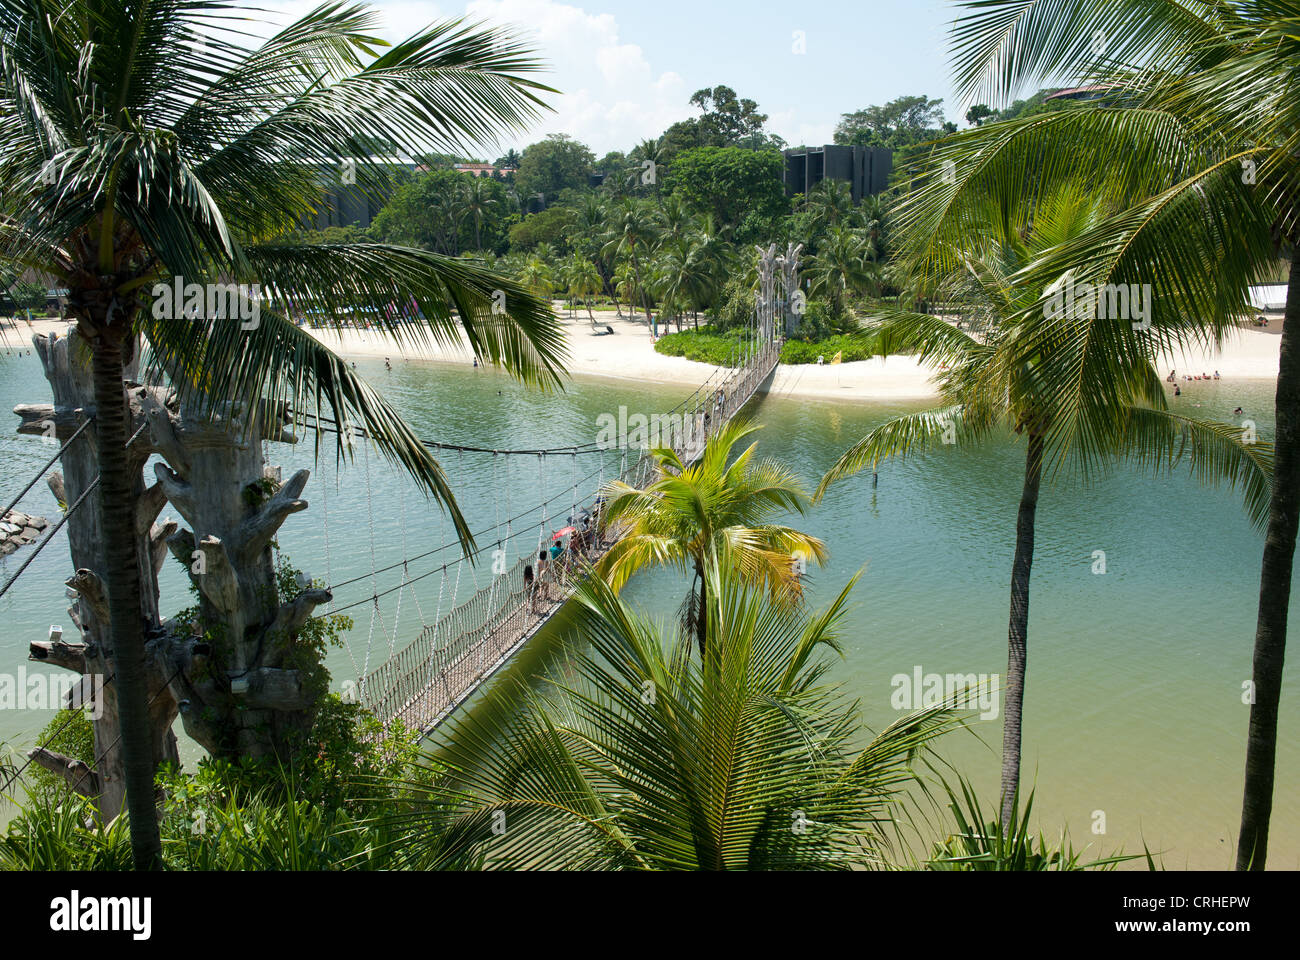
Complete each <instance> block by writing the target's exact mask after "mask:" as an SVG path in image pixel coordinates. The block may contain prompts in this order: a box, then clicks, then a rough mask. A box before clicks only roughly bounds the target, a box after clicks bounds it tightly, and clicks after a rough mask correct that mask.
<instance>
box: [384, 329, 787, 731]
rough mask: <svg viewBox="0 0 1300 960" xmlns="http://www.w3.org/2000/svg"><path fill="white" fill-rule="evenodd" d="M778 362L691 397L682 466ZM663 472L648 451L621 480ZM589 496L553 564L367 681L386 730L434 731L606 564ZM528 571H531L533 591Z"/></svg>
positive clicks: (448, 618) (774, 347)
mask: <svg viewBox="0 0 1300 960" xmlns="http://www.w3.org/2000/svg"><path fill="white" fill-rule="evenodd" d="M779 356H780V344H778V343H771V344H768V345H767V346H766V347H764V348H763V349H762V350H760V351H759V352H758V353H756V354H755V355H754V356H753V357H752V358H751V360H750V362H749V363H748V364H746V365H745V366H744V367H741V368H739V369H737V370H735V371H733V372H732V375H731V376H730V377H728V378H726V379H725V380H722V381H721V382H720V383H719V384H718V385H717V387H716V389H714V390H712V391H710V392H708V393H705V392H704V391H703V390H697V391H696V392H695V393H694V394H692V398H691V401H690V404H691V406H692V408H693V412H694V413H695V414H696V415H697V416H698V417H699V419H698V420H697V421H696V422H698V423H700V424H702V430H701V431H700V432H691V433H688V434H686V435H680V436H677V437H674V438H673V440H672V446H673V447H674V449H676V450H677V452H678V454H679V455H680V456H681V457H682V459H683V460H685V461H686V462H688V463H689V462H691V461H693V460H695V459H697V458H698V457H699V456H700V454H702V453H703V450H704V440H705V438H706V437H707V436H710V435H712V434H713V433H716V432H717V431H718V430H719V429H721V427H722V425H723V424H725V423H727V422H728V421H729V420H730V419H731V418H732V417H733V416H734V415H735V414H736V412H737V411H739V410H740V408H741V407H743V406H744V405H745V404H746V403H748V402H749V400H750V399H751V398H752V397H753V395H754V393H755V391H756V390H757V389H758V387H759V386H760V384H762V382H763V381H764V380H765V379H766V378H767V377H768V376H769V375H770V374H771V372H772V369H773V368H774V367H775V366H776V362H777V359H778V358H779ZM701 434H702V435H701ZM656 469H657V466H656V461H655V459H654V457H653V456H652V455H651V453H650V451H649V450H642V451H641V452H640V453H639V455H638V456H637V457H636V459H635V460H633V462H632V463H631V464H629V465H627V466H626V468H625V469H623V470H621V471H620V472H619V473H618V475H617V476H618V479H620V480H622V481H623V482H625V483H627V484H630V485H632V486H634V487H644V486H645V485H647V484H648V483H649V482H650V481H651V480H652V479H653V477H654V474H655V471H656ZM596 494H597V495H598V494H599V490H597V491H596ZM583 499H584V502H585V505H586V509H587V512H588V513H589V515H590V517H591V522H590V528H589V530H588V531H585V532H584V533H583V534H582V535H581V536H579V537H575V543H574V544H571V546H570V548H569V549H568V550H566V551H564V552H563V553H562V554H561V555H560V556H559V557H557V558H556V559H555V560H553V561H551V562H547V563H540V564H539V563H538V561H537V560H536V558H535V557H531V556H524V557H520V558H519V559H518V560H517V561H516V562H515V564H514V565H513V566H512V567H510V568H509V569H508V570H506V571H505V572H503V573H498V574H495V575H494V576H493V577H492V578H491V581H490V582H489V583H488V584H487V585H486V586H484V587H481V588H480V589H479V590H477V591H476V592H475V593H474V595H473V596H471V597H470V598H469V599H468V600H466V601H465V602H464V603H462V604H459V605H458V606H456V607H455V608H454V609H452V610H450V611H448V612H447V613H446V614H445V615H443V616H441V617H439V618H438V619H436V620H435V621H434V622H433V623H431V624H428V625H427V626H426V627H425V628H424V629H423V630H422V631H421V632H420V634H419V636H417V637H416V639H415V640H413V641H412V642H411V643H410V644H408V645H407V646H406V647H404V648H402V649H401V650H400V651H398V652H396V653H395V654H394V655H393V656H392V657H390V658H389V660H388V661H387V662H385V663H384V664H383V665H382V666H380V667H378V668H377V669H375V670H373V671H371V672H370V673H368V674H367V675H365V676H364V677H362V678H361V680H360V684H359V694H360V699H361V701H362V702H363V703H364V704H365V705H366V706H367V708H369V709H370V710H371V711H372V712H373V713H374V714H375V716H377V717H378V718H380V719H381V720H382V721H384V722H385V723H386V724H387V723H390V722H392V721H394V720H399V721H401V722H402V724H403V725H405V726H406V727H408V728H414V729H419V730H421V731H422V732H425V733H427V732H428V731H430V730H432V729H433V728H434V727H436V726H437V725H438V724H439V723H441V722H442V720H444V719H445V718H446V717H447V716H448V715H449V714H450V713H451V712H452V711H453V710H455V709H456V708H457V707H458V706H459V705H460V704H461V703H463V702H464V701H465V699H466V698H468V697H469V696H470V695H471V694H472V693H473V692H474V691H475V690H476V689H477V688H478V687H479V685H480V684H481V683H482V682H483V681H484V680H486V679H487V678H488V677H489V676H491V675H492V674H493V673H494V672H496V670H497V669H498V667H500V666H501V665H502V664H503V663H504V662H505V661H507V660H508V659H509V658H510V657H511V656H512V655H513V654H514V652H515V651H516V650H517V649H518V648H519V647H520V646H522V644H523V643H524V641H526V640H527V639H528V638H529V637H531V636H532V635H533V634H534V633H535V632H536V631H537V629H538V628H540V627H541V626H542V624H544V623H546V621H547V620H549V619H550V617H551V615H552V614H553V613H554V612H555V611H556V610H558V609H559V608H560V607H561V606H562V605H563V604H564V602H565V601H566V600H567V599H568V598H569V596H570V595H571V593H572V588H573V577H574V574H575V573H576V572H577V571H578V570H579V569H580V568H581V567H582V566H584V565H585V564H589V563H595V562H596V561H598V560H599V559H600V558H601V557H602V556H603V555H604V553H605V552H606V551H607V550H608V549H609V548H610V547H611V546H613V544H614V543H616V542H617V540H618V536H619V534H618V532H617V531H610V532H608V535H607V538H606V539H598V536H599V535H598V534H597V532H596V531H597V530H598V529H599V526H600V522H599V521H600V516H599V510H600V501H599V499H598V497H593V499H591V500H587V498H585V497H584V498H583ZM526 568H532V569H533V574H534V576H533V578H532V583H531V585H530V584H529V583H528V578H527V577H526V576H525V569H526Z"/></svg>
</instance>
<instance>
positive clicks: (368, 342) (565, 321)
mask: <svg viewBox="0 0 1300 960" xmlns="http://www.w3.org/2000/svg"><path fill="white" fill-rule="evenodd" d="M556 320H557V321H558V322H559V324H560V326H561V328H562V329H563V331H564V335H565V341H566V346H567V348H568V354H569V356H568V359H567V363H566V366H567V372H568V374H570V375H572V376H581V377H599V378H602V379H608V380H621V381H632V382H641V383H657V384H682V385H691V386H698V385H699V384H701V383H703V382H704V381H705V380H707V379H708V378H709V376H710V374H712V373H713V372H714V371H715V370H716V369H717V368H716V367H714V366H713V365H711V364H707V363H698V362H696V361H693V360H687V359H685V358H684V357H668V356H664V355H663V354H660V353H657V352H656V351H655V349H654V344H653V342H652V341H651V337H650V330H649V326H648V324H647V323H646V321H645V319H644V318H638V319H632V318H629V317H627V316H624V317H622V318H620V317H619V316H618V315H617V313H615V312H612V311H595V322H596V324H597V325H598V326H599V327H600V329H602V330H603V329H604V327H605V326H606V325H608V326H610V327H612V328H613V329H614V334H613V335H604V336H597V335H595V334H594V333H593V332H592V325H591V320H589V319H588V318H587V316H586V311H585V310H579V311H578V312H577V313H576V315H575V316H572V317H570V316H568V315H567V311H564V310H562V309H557V311H556ZM66 326H67V321H64V320H59V319H57V318H55V319H50V318H41V319H36V320H33V321H32V322H31V324H30V328H29V325H28V323H27V321H25V320H19V321H17V322H16V323H15V322H14V321H13V320H3V321H0V350H5V351H7V350H13V349H20V350H25V349H29V348H30V344H31V334H32V333H48V332H51V331H57V332H59V333H62V332H63V331H64V330H65V329H66ZM1279 327H1280V323H1279V324H1278V326H1277V327H1273V328H1272V329H1269V330H1257V329H1252V328H1241V329H1240V330H1238V332H1237V334H1236V336H1234V337H1233V338H1232V339H1231V340H1229V341H1227V342H1225V343H1224V346H1223V349H1222V350H1221V351H1211V350H1191V351H1181V352H1180V353H1179V354H1177V355H1175V356H1172V357H1170V356H1166V357H1165V358H1163V360H1162V362H1161V364H1160V365H1159V366H1158V367H1157V373H1158V374H1159V375H1160V378H1161V380H1164V379H1165V378H1166V377H1167V376H1168V371H1169V370H1171V369H1172V370H1176V371H1177V372H1178V382H1179V383H1180V384H1183V383H1185V382H1186V381H1184V380H1183V376H1184V375H1185V374H1189V373H1190V374H1193V375H1200V374H1209V375H1211V376H1212V375H1213V374H1214V373H1215V371H1218V373H1219V374H1220V375H1221V377H1222V379H1225V380H1238V381H1255V380H1276V379H1277V374H1278V359H1279V357H1278V354H1279V345H1280V342H1281V337H1280V336H1279V335H1278V332H1279V330H1278V328H1279ZM302 329H303V330H304V332H306V333H307V334H309V335H310V336H313V337H315V338H316V339H317V340H319V341H320V342H321V343H324V344H325V345H326V346H328V347H330V348H331V349H332V350H334V351H335V352H336V353H338V354H339V355H340V356H343V357H350V358H356V357H375V358H395V357H400V358H402V359H404V360H408V361H411V362H416V363H446V364H451V365H462V364H463V365H466V366H468V365H471V364H472V363H473V355H472V354H471V353H470V351H469V348H468V341H467V340H466V339H465V338H464V336H463V335H462V337H461V341H460V343H459V344H457V345H439V344H435V343H433V342H427V343H423V344H419V345H416V344H409V343H408V344H397V343H394V342H393V341H391V340H387V339H384V338H381V337H379V336H377V335H376V334H375V333H373V332H370V331H367V330H362V329H357V328H346V329H343V330H334V329H326V328H314V327H310V326H305V327H303V328H302ZM940 372H941V371H940V370H939V368H937V367H935V366H931V365H928V364H922V363H919V362H917V361H916V360H915V359H913V358H911V357H906V356H895V357H887V358H878V359H872V360H858V361H853V362H850V363H841V364H829V363H827V364H823V365H817V364H795V365H790V366H786V365H781V366H778V367H777V369H776V374H775V376H774V377H773V380H772V384H771V387H770V388H769V390H768V393H767V395H768V396H776V397H791V398H801V399H812V400H817V399H821V400H825V399H830V398H835V399H838V400H844V401H849V402H879V401H912V400H932V399H934V398H935V397H937V396H938V390H937V388H936V386H935V384H934V382H933V379H934V377H935V376H936V375H938V374H939V373H940Z"/></svg>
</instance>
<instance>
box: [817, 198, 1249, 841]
mask: <svg viewBox="0 0 1300 960" xmlns="http://www.w3.org/2000/svg"><path fill="white" fill-rule="evenodd" d="M1033 200H1034V201H1036V202H1026V201H1024V199H1023V198H1019V197H1016V196H1015V195H1014V194H1013V196H1012V198H1010V199H1008V198H1005V197H1004V196H1001V195H996V194H993V195H988V196H986V197H985V198H983V201H984V202H983V203H982V204H977V203H976V202H975V201H974V200H973V199H972V200H971V201H970V202H968V203H967V204H966V205H965V206H964V207H963V210H962V214H961V217H962V227H963V228H964V229H966V230H968V231H969V232H970V239H968V241H967V246H966V248H965V249H955V250H945V251H942V252H936V253H935V262H934V263H933V264H932V267H933V268H934V269H941V270H943V273H942V276H941V279H942V281H943V286H944V289H945V293H946V295H947V298H948V299H951V300H956V301H958V302H962V303H963V304H964V305H966V306H967V307H968V308H969V309H972V310H974V311H976V312H978V313H979V314H981V315H982V319H981V323H980V324H979V327H980V328H981V331H982V332H981V333H979V334H975V333H972V332H967V331H963V330H959V329H957V328H956V327H955V326H953V325H952V324H950V323H949V322H948V321H946V320H945V319H943V318H940V317H935V316H930V315H926V314H917V313H910V312H907V311H905V310H902V309H898V308H886V309H883V310H882V311H881V319H880V320H879V321H878V322H877V323H876V324H875V325H873V326H872V327H870V328H868V334H867V336H868V340H869V342H871V343H873V345H874V348H875V352H877V353H878V354H880V355H886V354H890V353H899V352H911V351H916V352H917V353H918V354H919V357H920V359H922V360H936V361H940V362H942V363H943V364H944V365H945V366H946V367H947V369H946V370H945V372H944V373H942V374H941V381H940V382H941V396H942V398H943V400H944V406H943V407H941V408H939V409H935V410H927V411H923V412H920V413H912V414H905V415H903V416H899V417H895V418H893V419H890V420H888V421H886V422H885V423H883V424H881V425H880V426H878V427H876V428H875V429H874V430H872V431H871V432H870V433H869V434H867V436H865V437H864V438H862V439H861V440H859V441H858V442H857V443H856V444H855V445H854V446H853V447H852V448H850V449H849V450H848V451H847V452H846V453H845V454H844V455H843V456H842V457H841V458H840V460H839V461H838V462H837V463H836V464H835V465H834V466H833V467H832V468H831V469H830V470H829V471H828V472H827V474H826V476H825V477H824V478H823V479H822V481H821V484H820V485H819V486H818V488H817V492H816V497H818V498H820V497H821V496H822V495H824V493H825V492H826V490H827V488H828V487H829V486H830V484H832V483H833V482H835V481H837V480H839V479H841V478H844V477H847V476H850V475H852V474H854V473H857V472H858V471H860V470H862V469H864V468H866V467H868V466H870V467H871V468H872V469H873V470H874V469H875V468H876V466H877V465H878V464H879V462H880V461H881V460H883V459H885V458H887V457H890V456H895V455H899V456H902V455H906V454H908V453H915V452H918V451H920V450H924V449H927V448H933V447H937V446H943V445H965V444H970V443H976V442H979V441H982V440H986V439H989V438H991V437H998V436H1004V435H1005V434H1004V431H1005V430H1006V429H1007V428H1010V429H1011V430H1013V431H1014V432H1015V433H1016V434H1017V435H1020V436H1023V437H1024V438H1025V440H1026V453H1025V471H1024V484H1023V489H1022V491H1021V497H1020V508H1019V513H1018V517H1017V523H1016V547H1015V557H1014V561H1013V564H1012V570H1011V612H1010V618H1009V623H1008V630H1007V640H1008V664H1007V673H1006V685H1005V709H1004V712H1003V718H1004V719H1003V740H1002V822H1003V823H1004V824H1005V825H1009V824H1010V823H1011V818H1012V817H1013V815H1014V812H1015V798H1016V795H1017V790H1018V788H1019V781H1020V740H1021V717H1022V707H1023V701H1024V686H1025V671H1026V661H1027V655H1028V637H1029V583H1030V572H1031V567H1032V564H1033V556H1034V542H1035V523H1036V520H1037V509H1038V495H1039V488H1040V486H1041V482H1042V479H1043V476H1044V472H1045V470H1046V471H1049V472H1050V471H1052V470H1053V469H1059V468H1061V467H1062V466H1063V465H1066V461H1068V465H1069V466H1072V467H1074V468H1075V469H1077V470H1078V472H1079V474H1080V475H1081V476H1082V477H1084V478H1087V477H1088V476H1089V475H1090V474H1091V472H1092V471H1093V468H1095V467H1096V466H1097V462H1098V461H1101V460H1104V459H1106V458H1109V457H1112V456H1121V457H1127V458H1128V459H1130V460H1132V461H1134V462H1136V463H1138V464H1141V465H1144V466H1149V467H1151V468H1154V469H1160V468H1167V469H1172V467H1173V466H1174V464H1175V463H1176V462H1178V461H1179V460H1180V459H1181V458H1182V456H1183V455H1184V452H1185V453H1186V455H1187V456H1188V458H1189V460H1190V464H1191V469H1192V472H1193V473H1194V474H1195V475H1197V476H1199V477H1201V478H1202V479H1204V480H1222V481H1225V482H1227V483H1229V484H1231V485H1233V486H1236V485H1238V484H1239V485H1241V486H1242V488H1243V489H1244V493H1245V498H1246V502H1247V505H1248V507H1249V508H1250V510H1251V512H1252V515H1253V516H1254V517H1255V519H1256V520H1257V521H1258V520H1260V519H1261V518H1262V516H1263V511H1264V509H1265V505H1266V501H1267V496H1268V487H1269V473H1270V468H1271V463H1270V460H1271V457H1270V449H1269V447H1268V445H1267V444H1252V443H1251V442H1250V441H1249V440H1248V439H1245V438H1243V436H1242V433H1241V431H1240V430H1239V429H1238V428H1237V427H1235V426H1233V425H1231V424H1224V423H1214V422H1210V421H1202V420H1197V419H1194V418H1191V417H1186V416H1182V415H1178V414H1174V413H1171V412H1170V411H1169V410H1168V409H1167V407H1166V402H1165V393H1164V389H1163V385H1162V383H1161V381H1160V378H1159V376H1158V374H1157V373H1156V371H1155V369H1154V367H1153V366H1152V363H1151V358H1150V357H1149V356H1148V354H1147V353H1146V352H1145V351H1143V350H1142V349H1133V348H1132V347H1131V345H1129V344H1123V345H1118V346H1114V347H1113V348H1112V351H1111V352H1109V353H1105V354H1103V353H1101V351H1100V350H1098V351H1097V353H1098V355H1097V356H1096V357H1094V358H1093V364H1094V367H1093V369H1092V370H1091V371H1090V375H1091V376H1090V379H1089V381H1088V382H1089V385H1090V386H1092V385H1095V384H1099V383H1100V382H1101V381H1102V380H1104V381H1105V387H1102V388H1099V389H1095V390H1093V389H1089V390H1085V391H1080V392H1078V393H1073V394H1066V393H1064V392H1063V391H1061V390H1059V389H1057V387H1056V385H1055V384H1054V383H1053V382H1052V380H1051V378H1050V373H1051V369H1052V365H1053V364H1054V363H1055V362H1057V359H1058V358H1059V356H1060V355H1061V354H1065V353H1068V352H1069V351H1071V350H1072V349H1074V347H1075V343H1076V342H1092V343H1106V344H1109V343H1110V342H1111V341H1108V340H1106V339H1105V338H1106V335H1107V330H1106V328H1107V326H1108V321H1107V320H1105V319H1098V318H1096V317H1095V316H1089V315H1088V313H1087V311H1083V310H1079V311H1075V310H1073V309H1071V310H1067V311H1066V312H1067V313H1068V314H1069V315H1070V319H1069V322H1068V325H1066V329H1062V323H1061V322H1058V320H1057V319H1056V318H1049V317H1048V316H1045V312H1044V311H1043V309H1042V308H1041V304H1042V300H1041V298H1040V294H1039V293H1038V290H1039V289H1040V288H1038V287H1034V286H1031V285H1027V284H1025V283H1023V282H1021V280H1020V277H1019V276H1018V273H1017V271H1018V270H1020V269H1021V268H1022V267H1023V266H1024V265H1025V264H1027V263H1031V262H1033V261H1035V260H1036V259H1038V258H1039V257H1041V256H1043V255H1044V253H1045V251H1046V249H1047V248H1048V247H1049V246H1051V245H1053V244H1055V245H1060V244H1065V243H1068V242H1069V240H1070V239H1071V238H1073V237H1075V236H1078V235H1080V234H1081V233H1083V232H1085V231H1086V230H1088V229H1089V228H1090V227H1092V226H1093V225H1094V224H1095V223H1097V222H1098V221H1099V220H1101V219H1102V218H1103V206H1102V204H1101V202H1100V201H1097V200H1092V199H1090V198H1086V197H1082V196H1081V195H1080V194H1079V193H1078V192H1077V191H1074V190H1070V189H1065V190H1062V191H1061V192H1058V193H1056V194H1054V195H1052V196H1049V197H1047V198H1044V199H1040V198H1033ZM918 241H919V242H922V243H927V244H928V238H918ZM941 254H942V255H941ZM1126 325H1127V324H1126ZM1129 334H1130V338H1134V336H1133V331H1131V330H1130V331H1129ZM1030 344H1032V350H1031V349H1030V348H1029V345H1030ZM1126 347H1128V349H1125V348H1126ZM1094 377H1095V378H1096V379H1092V378H1094ZM1116 396H1118V397H1120V398H1122V399H1120V400H1116V399H1115V397H1116ZM1080 404H1082V409H1080V408H1079V406H1078V405H1080Z"/></svg>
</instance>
